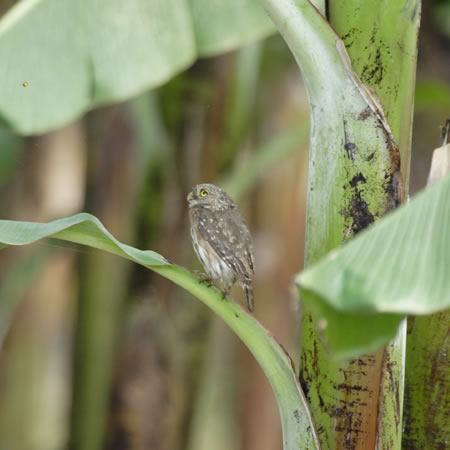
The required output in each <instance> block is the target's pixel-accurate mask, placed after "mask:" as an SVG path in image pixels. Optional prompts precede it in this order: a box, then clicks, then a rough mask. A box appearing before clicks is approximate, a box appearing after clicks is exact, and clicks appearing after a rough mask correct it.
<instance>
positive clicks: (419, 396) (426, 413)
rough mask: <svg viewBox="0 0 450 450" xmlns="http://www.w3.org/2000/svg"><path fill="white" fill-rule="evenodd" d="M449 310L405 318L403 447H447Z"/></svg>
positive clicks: (448, 432)
mask: <svg viewBox="0 0 450 450" xmlns="http://www.w3.org/2000/svg"><path fill="white" fill-rule="evenodd" d="M449 330H450V311H443V312H439V313H436V314H432V315H429V316H423V317H409V318H408V338H407V353H406V380H405V385H406V387H407V389H406V391H405V420H404V429H405V431H404V435H403V441H402V448H404V449H416V448H446V446H447V445H448V437H449V434H450V426H449V421H448V406H449V405H450V370H449V365H448V355H449V354H450V333H449Z"/></svg>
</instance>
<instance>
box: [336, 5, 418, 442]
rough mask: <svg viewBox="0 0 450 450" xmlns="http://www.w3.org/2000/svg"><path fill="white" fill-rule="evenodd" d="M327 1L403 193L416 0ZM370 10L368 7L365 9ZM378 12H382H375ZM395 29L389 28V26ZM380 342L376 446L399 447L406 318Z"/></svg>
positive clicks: (406, 175)
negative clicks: (390, 142)
mask: <svg viewBox="0 0 450 450" xmlns="http://www.w3.org/2000/svg"><path fill="white" fill-rule="evenodd" d="M376 7H377V9H378V11H379V12H380V14H374V11H373V2H370V3H368V2H366V3H365V4H361V2H360V1H355V0H338V1H334V2H330V8H329V21H330V23H331V24H332V26H333V27H334V29H335V30H336V32H337V33H338V34H339V36H341V37H342V39H343V41H344V43H345V45H346V48H347V51H348V53H349V56H350V59H351V61H352V66H353V68H354V70H355V71H356V72H357V73H358V74H359V75H360V77H361V81H362V82H363V83H365V84H366V85H368V86H369V87H370V88H372V89H374V90H375V92H376V93H377V96H378V97H379V99H380V101H381V104H382V105H383V109H384V112H385V115H386V119H387V121H388V122H389V126H390V128H391V131H392V135H393V136H394V138H395V140H396V142H397V144H398V146H399V152H400V158H401V167H400V170H401V175H402V180H403V190H404V196H406V195H407V192H408V186H409V168H410V161H411V135H412V119H413V110H414V90H415V79H416V64H417V36H418V30H419V23H420V0H415V1H413V2H404V4H403V5H400V4H399V2H390V1H385V0H382V1H379V2H378V3H377V6H376ZM369 11H370V12H369ZM381 12H382V14H381ZM393 30H395V32H393ZM398 333H399V334H398V335H397V338H396V339H394V340H393V341H392V342H391V343H390V344H389V345H387V346H386V348H385V350H384V354H383V361H382V374H381V380H380V390H379V406H378V411H383V414H380V413H378V419H377V443H378V446H379V448H380V449H382V448H383V449H393V448H400V446H401V437H402V416H403V392H404V374H405V351H406V323H404V324H403V326H402V327H400V329H399V332H398Z"/></svg>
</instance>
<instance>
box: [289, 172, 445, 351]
mask: <svg viewBox="0 0 450 450" xmlns="http://www.w3.org/2000/svg"><path fill="white" fill-rule="evenodd" d="M449 230H450V177H446V178H445V179H443V180H442V181H441V182H439V183H436V184H435V185H434V186H431V187H429V188H427V189H426V190H424V191H423V192H421V193H420V194H419V195H417V196H416V197H415V198H414V199H413V200H412V201H411V202H410V203H409V204H407V205H404V206H402V207H401V208H399V209H398V210H396V211H395V212H393V213H391V214H390V215H389V216H388V217H386V218H385V219H382V220H381V221H380V222H379V223H378V224H376V225H374V226H372V227H371V228H370V229H369V230H368V231H366V232H363V233H361V234H359V235H358V236H357V237H356V238H355V239H353V240H352V241H350V242H349V243H348V244H346V245H344V246H343V247H342V248H340V249H338V250H334V251H332V252H330V253H329V254H328V255H327V256H326V257H325V258H324V259H323V260H322V261H320V262H319V263H317V264H316V265H314V266H312V267H310V268H309V269H307V270H305V271H304V272H302V273H301V274H299V275H298V277H297V284H298V285H299V287H300V288H301V294H302V297H303V299H304V301H305V302H307V303H308V304H309V305H310V306H311V307H312V308H314V309H315V310H316V313H317V314H318V317H319V319H318V323H319V325H321V327H322V328H323V333H324V334H325V336H326V339H327V342H328V345H329V347H330V348H331V349H332V350H333V351H334V352H335V353H336V355H337V356H338V357H354V356H356V355H357V354H360V353H362V352H364V351H370V350H373V349H374V348H377V347H379V346H381V345H382V344H384V343H386V342H387V341H388V340H389V339H390V338H392V337H393V336H394V335H395V329H396V327H397V325H398V323H399V322H400V320H401V317H402V316H404V315H409V314H415V315H420V314H431V313H434V312H437V311H443V310H445V309H447V308H449V307H450V276H449V269H448V268H449V267H450V232H449ZM342 329H345V333H342ZM339 330H341V332H339Z"/></svg>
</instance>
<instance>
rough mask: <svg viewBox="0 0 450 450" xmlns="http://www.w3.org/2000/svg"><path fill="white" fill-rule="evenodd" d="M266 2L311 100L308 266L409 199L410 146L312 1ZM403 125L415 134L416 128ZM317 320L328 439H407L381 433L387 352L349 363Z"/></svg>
mask: <svg viewBox="0 0 450 450" xmlns="http://www.w3.org/2000/svg"><path fill="white" fill-rule="evenodd" d="M261 3H262V4H263V5H264V7H265V8H266V10H267V11H268V13H269V14H270V15H271V17H272V19H273V20H274V22H275V23H276V25H277V27H278V29H279V31H280V32H281V34H282V35H283V36H284V38H285V40H286V42H287V43H288V45H289V47H290V49H291V51H292V52H293V54H294V56H295V58H296V60H297V63H298V64H299V66H300V68H301V70H302V74H303V78H304V80H305V83H306V87H307V90H308V94H309V99H310V104H311V117H312V120H311V145H310V166H309V183H308V211H307V241H306V258H305V263H306V265H307V266H308V265H310V264H312V263H314V262H316V261H317V260H318V259H319V258H321V257H322V256H323V255H325V254H326V253H327V252H328V251H329V250H331V249H333V248H335V247H337V246H339V245H340V244H341V243H342V242H343V241H345V240H347V239H348V238H350V237H351V236H352V235H354V234H355V233H357V232H359V231H361V230H362V229H363V228H365V227H366V226H367V225H369V224H370V223H372V222H374V221H375V220H377V219H378V218H380V217H381V216H383V215H384V214H385V213H386V212H387V211H389V210H391V209H392V208H393V207H395V206H397V205H399V204H400V202H401V201H402V199H403V198H404V196H405V193H406V192H405V185H404V183H402V181H401V175H400V152H399V148H398V146H397V145H396V143H395V141H394V139H393V136H392V131H391V130H390V128H389V125H388V124H387V121H386V117H385V115H384V113H383V111H382V110H381V108H380V106H379V100H378V99H377V98H376V97H374V96H373V94H372V93H371V92H370V91H369V90H368V89H367V88H366V87H365V86H364V85H363V84H362V83H361V81H360V79H359V77H358V76H357V75H356V74H355V72H354V71H353V69H352V67H351V64H350V60H349V59H348V57H347V55H346V52H345V50H344V49H343V45H342V41H341V40H340V39H339V37H338V36H337V35H336V33H335V32H334V31H333V30H332V29H331V28H330V27H329V25H328V23H327V22H326V21H325V20H324V19H323V17H322V16H320V14H318V13H317V11H316V10H315V9H314V8H313V7H312V5H311V4H310V3H309V2H308V1H306V0H305V1H296V2H295V1H291V0H279V1H275V0H261ZM360 7H361V14H367V15H369V16H371V17H372V16H374V5H373V3H371V4H370V5H369V4H368V3H366V5H365V6H363V5H360ZM337 9H339V8H337ZM375 16H376V14H375ZM352 25H353V26H354V27H356V28H358V27H359V25H358V24H357V23H355V22H353V23H352ZM387 26H389V24H387ZM391 28H392V29H395V27H392V24H391ZM415 31H417V30H416V29H415ZM414 42H415V41H414ZM414 54H415V53H414ZM361 57H362V58H364V56H363V55H361ZM413 61H414V62H415V59H414V58H413ZM381 62H382V63H383V64H388V65H389V64H390V62H389V61H386V60H385V59H382V61H381ZM410 63H411V61H410ZM411 70H414V66H413V68H412V69H411ZM386 82H387V83H389V80H387V81H386ZM408 88H409V89H411V86H408ZM411 92H412V90H411ZM409 100H410V101H411V97H410V98H409ZM389 106H390V107H391V109H390V110H389V111H388V112H389V113H390V114H392V113H393V112H394V106H395V108H397V109H395V111H396V115H397V116H400V114H401V113H402V112H403V111H401V110H400V106H399V105H398V104H397V103H395V105H394V106H391V105H389ZM402 106H404V105H403V104H402ZM407 115H408V117H409V118H410V116H411V112H410V111H409V110H408V112H407ZM402 131H403V132H402V133H400V134H401V135H402V136H403V135H404V133H405V134H407V135H408V136H409V134H410V131H411V130H410V127H408V128H407V129H406V130H402ZM406 151H409V150H408V149H406ZM315 320H316V317H313V316H312V315H311V313H308V312H307V313H306V314H305V319H304V321H303V327H302V331H303V341H302V363H301V373H300V378H301V380H302V384H303V386H304V389H305V392H307V396H308V399H309V401H310V405H311V408H312V411H313V416H314V420H315V422H316V423H319V424H320V425H321V434H320V440H321V444H322V445H323V446H324V447H325V448H344V447H346V446H347V447H348V446H352V448H357V447H359V446H361V448H362V447H367V448H371V447H372V446H375V444H376V442H377V441H378V443H379V444H381V445H383V442H386V443H388V442H390V443H392V442H395V445H394V447H392V448H396V447H397V448H398V443H399V432H400V427H399V426H397V427H388V426H386V427H383V432H386V433H390V435H389V436H380V435H379V436H377V435H376V430H377V414H378V406H379V400H380V398H379V395H380V392H379V383H380V382H383V383H384V382H386V383H388V381H390V380H387V378H386V377H385V371H384V370H383V367H384V362H383V361H384V352H383V351H379V352H377V353H375V354H371V355H367V356H365V357H362V358H358V359H357V360H354V361H351V362H349V363H339V362H336V361H333V360H331V358H330V356H329V354H328V352H327V350H326V349H325V348H324V347H323V345H322V343H321V342H320V340H319V335H318V333H317V330H316V324H315ZM400 373H401V371H400ZM399 376H400V375H399ZM383 380H385V381H383ZM381 397H383V392H381ZM384 404H385V405H388V404H389V402H388V401H386V402H385V403H384ZM396 413H397V414H398V411H396ZM400 417H401V415H400Z"/></svg>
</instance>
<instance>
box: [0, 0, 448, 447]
mask: <svg viewBox="0 0 450 450" xmlns="http://www.w3.org/2000/svg"><path fill="white" fill-rule="evenodd" d="M13 3H14V2H11V1H3V2H0V12H2V13H3V14H5V13H7V12H8V8H9V7H10V6H11V4H13ZM213 3H214V2H213ZM113 19H114V17H113V16H111V21H112V20H113ZM449 23H450V5H449V2H447V1H431V0H430V1H425V2H424V4H423V15H422V26H421V33H420V37H419V59H418V73H417V87H416V103H415V119H414V129H413V140H412V142H413V156H412V165H411V194H414V193H415V192H417V191H418V190H419V189H421V188H422V187H423V186H424V184H425V181H426V177H427V174H428V170H429V165H430V160H431V154H432V150H433V149H434V148H436V147H438V146H439V145H440V144H441V136H440V129H439V126H440V125H442V124H443V123H444V122H445V120H446V119H447V118H448V116H449V115H450V29H449ZM237 25H239V24H237ZM241 25H242V24H241ZM91 26H95V24H94V25H92V24H91ZM242 26H243V28H244V29H245V24H244V25H242ZM0 31H1V30H0ZM130 32H133V30H131V31H130ZM271 32H272V31H271V28H270V26H266V25H265V26H264V29H263V30H262V31H261V32H260V33H259V36H253V37H252V38H242V39H241V40H240V41H239V42H230V43H229V45H228V44H227V45H224V46H222V48H218V49H216V50H215V51H212V52H209V50H208V49H206V50H205V51H204V53H203V54H205V55H206V54H208V53H211V54H216V56H210V57H208V58H206V57H205V58H201V59H197V60H196V61H195V62H194V63H193V64H191V63H190V62H189V58H187V59H186V61H185V62H184V63H183V64H181V63H180V69H179V70H178V72H179V71H180V70H181V69H182V68H184V67H185V66H189V68H187V70H185V71H181V72H179V73H178V75H176V76H174V77H171V78H170V79H169V80H168V81H167V82H166V83H163V84H161V85H160V86H159V87H157V88H154V89H151V90H146V91H145V92H143V93H141V94H139V95H138V96H137V97H134V98H131V99H129V100H126V101H124V102H122V103H114V104H110V105H108V106H101V107H96V108H95V109H92V110H91V111H90V112H88V113H86V114H84V115H82V116H81V117H79V118H78V119H77V120H75V121H71V122H70V123H67V124H66V125H64V126H61V127H59V128H57V129H54V130H53V131H49V132H46V133H44V134H39V135H37V134H32V135H27V136H21V135H19V134H14V133H13V132H12V131H11V127H12V128H14V129H20V124H19V125H16V124H13V123H12V122H11V121H10V120H6V119H5V118H3V119H5V120H4V121H3V123H2V125H1V126H0V208H1V209H0V210H1V218H2V219H13V220H30V221H41V222H46V221H50V220H52V219H55V218H59V217H64V216H68V215H71V214H74V213H76V212H79V211H86V212H90V213H92V214H94V215H96V216H97V217H99V218H100V220H102V222H103V223H104V224H105V226H106V227H107V228H108V229H109V230H110V231H111V232H112V233H113V234H114V235H115V236H116V237H117V238H119V239H120V240H121V241H123V242H126V243H128V244H130V245H134V246H136V247H139V248H142V249H153V250H155V251H157V252H159V253H161V254H162V255H164V256H165V257H167V258H168V259H169V260H171V261H173V262H175V263H177V264H180V265H183V266H185V267H189V268H192V269H199V268H200V266H199V263H198V262H197V261H196V259H195V257H194V254H193V251H192V248H191V242H190V235H189V225H188V220H187V214H186V202H185V198H186V194H187V193H188V192H189V190H190V189H191V187H192V186H193V185H195V184H197V183H200V182H212V183H215V184H218V185H220V186H221V187H223V188H225V189H226V190H227V191H228V192H229V193H230V194H231V195H232V196H233V197H234V198H235V199H236V200H237V202H238V203H239V205H240V210H241V212H242V214H243V216H244V217H245V218H246V220H247V222H248V223H249V227H250V229H251V231H252V234H253V239H254V247H255V256H256V278H255V297H256V316H257V317H258V319H260V320H261V321H262V322H263V323H264V324H265V325H266V326H267V327H268V328H269V329H270V330H271V331H272V332H273V333H274V335H275V336H276V338H277V339H278V341H279V342H280V343H282V344H283V345H284V346H285V347H286V348H287V349H288V351H289V352H290V353H291V352H292V354H294V355H296V354H298V353H299V350H298V348H299V345H300V343H299V329H298V324H299V323H300V320H299V317H300V314H301V311H300V306H299V304H298V301H297V299H296V296H295V293H294V291H293V289H292V287H291V282H292V277H293V275H294V274H295V273H297V272H298V271H299V270H300V269H301V268H302V261H303V242H304V225H305V224H304V222H305V219H304V212H305V202H306V198H305V196H306V189H305V187H306V180H307V160H308V146H307V144H308V140H307V138H308V115H309V112H308V102H307V95H306V92H305V90H304V86H303V83H302V80H301V77H300V74H299V71H298V68H297V66H296V64H295V61H294V60H293V58H292V56H291V54H290V52H289V50H288V49H287V48H286V46H285V44H284V43H283V41H282V39H281V38H280V37H279V36H277V35H272V36H270V37H267V38H265V39H264V40H260V41H255V42H250V41H252V40H255V39H256V37H260V36H265V35H268V34H270V33H271ZM99 34H101V33H100V30H99ZM50 35H51V33H50ZM13 37H14V36H13ZM1 39H2V36H1V35H0V46H1ZM11 39H12V38H11ZM49 39H50V40H51V36H50V38H49ZM178 39H182V36H178ZM246 40H247V41H249V43H246V44H245V45H243V46H241V45H242V44H243V43H245V42H246ZM70 43H71V42H70V40H68V41H67V42H65V43H60V44H61V45H62V46H63V45H69V44H70ZM92 45H94V43H93V44H92ZM237 47H240V48H238V49H235V50H231V51H228V52H226V53H223V51H224V50H229V49H230V48H237ZM62 48H63V49H64V47H62ZM46 51H47V49H46V48H42V52H43V54H44V53H45V52H46ZM199 51H200V50H199ZM11 53H12V52H10V53H7V52H4V51H0V55H1V59H2V61H3V64H2V71H3V72H5V73H7V72H8V71H9V69H10V68H11V67H12V64H13V61H14V60H15V59H14V58H17V54H14V55H11ZM200 54H202V52H201V51H200ZM38 56H39V55H34V57H35V58H36V59H35V60H33V61H34V62H33V63H34V64H36V61H38V63H39V58H38ZM8 58H10V59H8ZM192 58H193V59H195V56H192ZM43 61H45V58H43V60H42V61H41V63H43ZM30 64H31V63H30ZM68 67H69V70H68V73H69V72H71V70H70V68H71V66H70V61H69V66H68ZM121 69H122V68H121V66H120V61H119V62H117V64H116V66H115V70H116V71H117V77H118V79H120V76H121V75H120V73H121ZM11 70H13V69H11ZM70 76H71V77H75V78H76V76H77V74H76V71H75V73H71V75H70ZM80 76H81V75H80ZM75 78H74V80H75ZM31 80H32V77H31V78H30V81H29V83H30V85H29V86H27V87H25V86H22V87H21V88H22V89H31V88H32V81H31ZM23 81H24V82H27V83H28V81H26V80H23ZM61 82H62V84H63V85H65V88H66V89H69V90H70V89H72V87H73V88H74V92H75V91H76V90H75V84H76V83H77V81H76V80H75V81H73V80H72V79H71V78H70V79H69V78H68V79H62V80H61ZM72 83H74V84H72ZM3 92H4V94H0V95H4V96H5V97H7V99H8V102H12V103H14V102H15V101H16V97H14V95H12V94H11V93H10V92H6V89H3ZM77 95H79V94H77ZM127 95H128V94H126V93H125V94H124V95H123V97H126V96H127ZM74 96H75V94H74ZM17 101H18V100H17ZM101 103H102V99H101V92H100V93H99V94H98V104H101ZM63 116H64V108H63V107H62V109H61V111H56V112H55V123H58V120H59V119H60V118H61V121H63V122H64V120H63ZM28 119H29V118H26V120H28ZM31 119H32V120H36V123H38V122H39V118H38V117H31ZM24 120H25V119H24ZM19 122H20V121H19ZM27 134H28V133H27ZM233 295H235V296H236V297H238V298H241V293H240V291H239V289H236V290H235V291H234V292H233ZM0 300H1V301H0V339H1V340H0V342H1V344H2V347H1V353H0V450H53V449H55V450H56V449H74V450H75V449H79V450H91V449H92V450H95V449H110V450H113V449H114V450H116V449H117V450H118V449H130V450H131V449H136V450H138V449H155V450H207V449H208V450H210V449H214V450H240V449H243V450H244V449H245V450H275V449H281V430H280V425H279V417H278V410H277V406H276V403H275V400H274V397H273V394H272V392H271V389H270V386H269V385H268V383H267V381H266V379H265V377H264V375H263V373H262V372H261V370H260V369H259V367H258V366H257V363H256V362H255V361H254V359H253V358H252V356H251V355H250V354H249V353H248V351H247V350H246V349H245V348H244V347H243V345H242V344H241V343H240V342H239V341H238V339H237V338H236V337H235V336H234V335H233V334H232V333H231V332H230V331H229V330H228V329H227V328H226V327H225V326H224V325H223V324H222V323H221V322H219V321H218V320H217V319H216V318H214V317H212V315H211V314H210V312H209V311H208V310H206V308H205V307H204V306H203V305H201V304H200V303H199V302H197V301H195V300H194V299H193V298H191V297H190V296H189V295H188V294H186V293H185V292H183V291H182V290H181V289H179V288H177V287H175V286H174V285H172V284H171V283H170V282H168V281H167V280H165V279H162V278H160V277H158V276H157V275H155V274H153V273H151V272H150V271H148V270H145V269H144V268H142V267H138V266H135V265H132V264H129V263H127V262H126V261H123V260H120V259H119V258H117V257H114V256H111V255H108V254H103V253H101V252H99V251H93V250H89V249H86V248H82V247H76V246H72V245H69V244H68V245H61V243H59V242H58V243H56V242H52V241H48V242H45V243H38V244H34V245H32V246H29V247H26V248H9V249H4V250H3V251H2V252H1V253H0Z"/></svg>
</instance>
